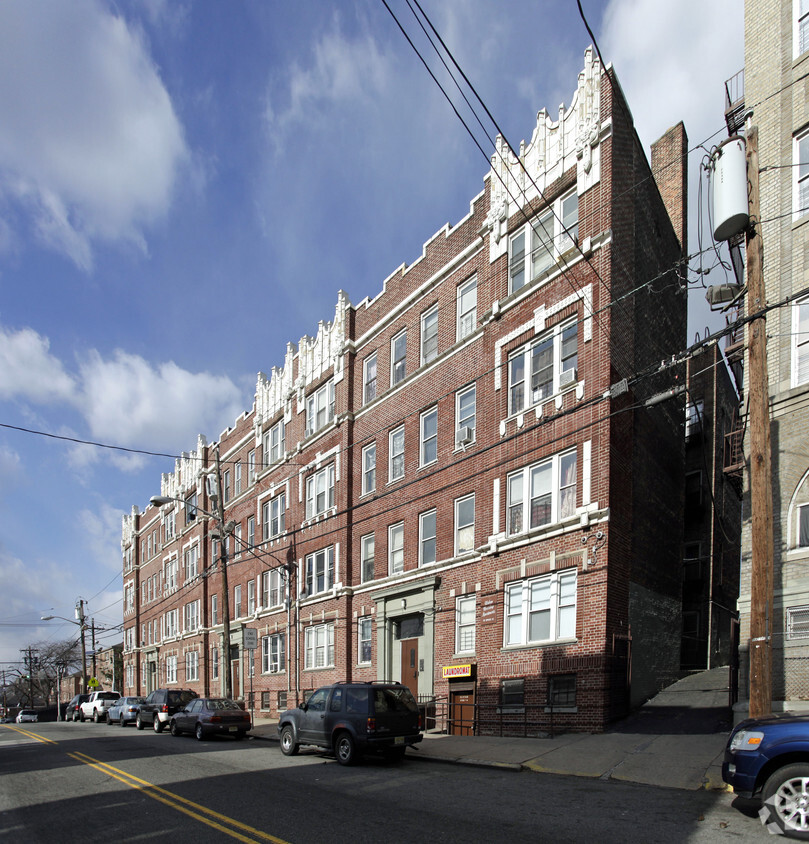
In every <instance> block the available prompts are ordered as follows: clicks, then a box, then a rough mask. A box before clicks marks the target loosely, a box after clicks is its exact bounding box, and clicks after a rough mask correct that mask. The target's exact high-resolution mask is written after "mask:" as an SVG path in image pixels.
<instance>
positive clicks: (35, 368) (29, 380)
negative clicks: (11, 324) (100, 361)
mask: <svg viewBox="0 0 809 844" xmlns="http://www.w3.org/2000/svg"><path fill="white" fill-rule="evenodd" d="M49 349H50V342H49V341H48V339H47V337H42V336H41V335H39V334H37V332H36V331H34V330H33V329H31V328H23V329H21V330H20V331H17V332H12V331H9V330H7V329H4V328H2V326H0V399H18V398H21V399H28V400H30V401H33V402H36V403H40V404H47V403H53V402H64V401H71V400H72V398H73V395H74V390H75V383H74V381H73V379H72V377H71V376H70V375H69V374H68V373H67V372H65V369H64V367H63V366H62V363H61V361H59V359H58V358H56V357H54V356H53V355H52V354H51V353H50V351H49Z"/></svg>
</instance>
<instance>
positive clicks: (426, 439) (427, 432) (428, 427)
mask: <svg viewBox="0 0 809 844" xmlns="http://www.w3.org/2000/svg"><path fill="white" fill-rule="evenodd" d="M419 459H420V461H421V465H422V466H426V465H427V464H428V463H435V461H436V460H438V408H437V407H433V408H431V409H430V410H426V411H425V412H424V413H422V414H421V446H420V449H419Z"/></svg>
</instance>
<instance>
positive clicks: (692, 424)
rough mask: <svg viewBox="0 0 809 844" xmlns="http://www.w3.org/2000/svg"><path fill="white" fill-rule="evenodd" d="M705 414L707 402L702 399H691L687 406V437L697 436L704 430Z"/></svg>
mask: <svg viewBox="0 0 809 844" xmlns="http://www.w3.org/2000/svg"><path fill="white" fill-rule="evenodd" d="M704 414H705V402H704V401H703V400H702V399H697V400H696V401H690V402H688V404H687V405H686V407H685V438H686V440H689V439H691V437H695V436H696V435H697V434H699V433H701V432H702V420H703V417H704Z"/></svg>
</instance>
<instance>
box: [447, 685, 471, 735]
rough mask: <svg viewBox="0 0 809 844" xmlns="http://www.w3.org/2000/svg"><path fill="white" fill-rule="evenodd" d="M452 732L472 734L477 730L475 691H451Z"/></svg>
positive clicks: (450, 713) (455, 733)
mask: <svg viewBox="0 0 809 844" xmlns="http://www.w3.org/2000/svg"><path fill="white" fill-rule="evenodd" d="M449 706H450V710H449V717H450V733H451V734H452V735H453V736H471V735H474V732H475V693H474V692H453V691H451V690H450V693H449Z"/></svg>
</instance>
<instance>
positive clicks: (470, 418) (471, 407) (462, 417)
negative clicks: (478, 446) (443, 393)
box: [455, 384, 477, 446]
mask: <svg viewBox="0 0 809 844" xmlns="http://www.w3.org/2000/svg"><path fill="white" fill-rule="evenodd" d="M476 403H477V388H476V387H475V385H474V384H473V385H472V386H471V387H466V388H465V389H463V390H459V391H458V392H457V393H456V394H455V423H456V424H455V444H456V445H459V446H463V445H467V444H469V443H470V442H474V440H475V419H476V415H477V409H476Z"/></svg>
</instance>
